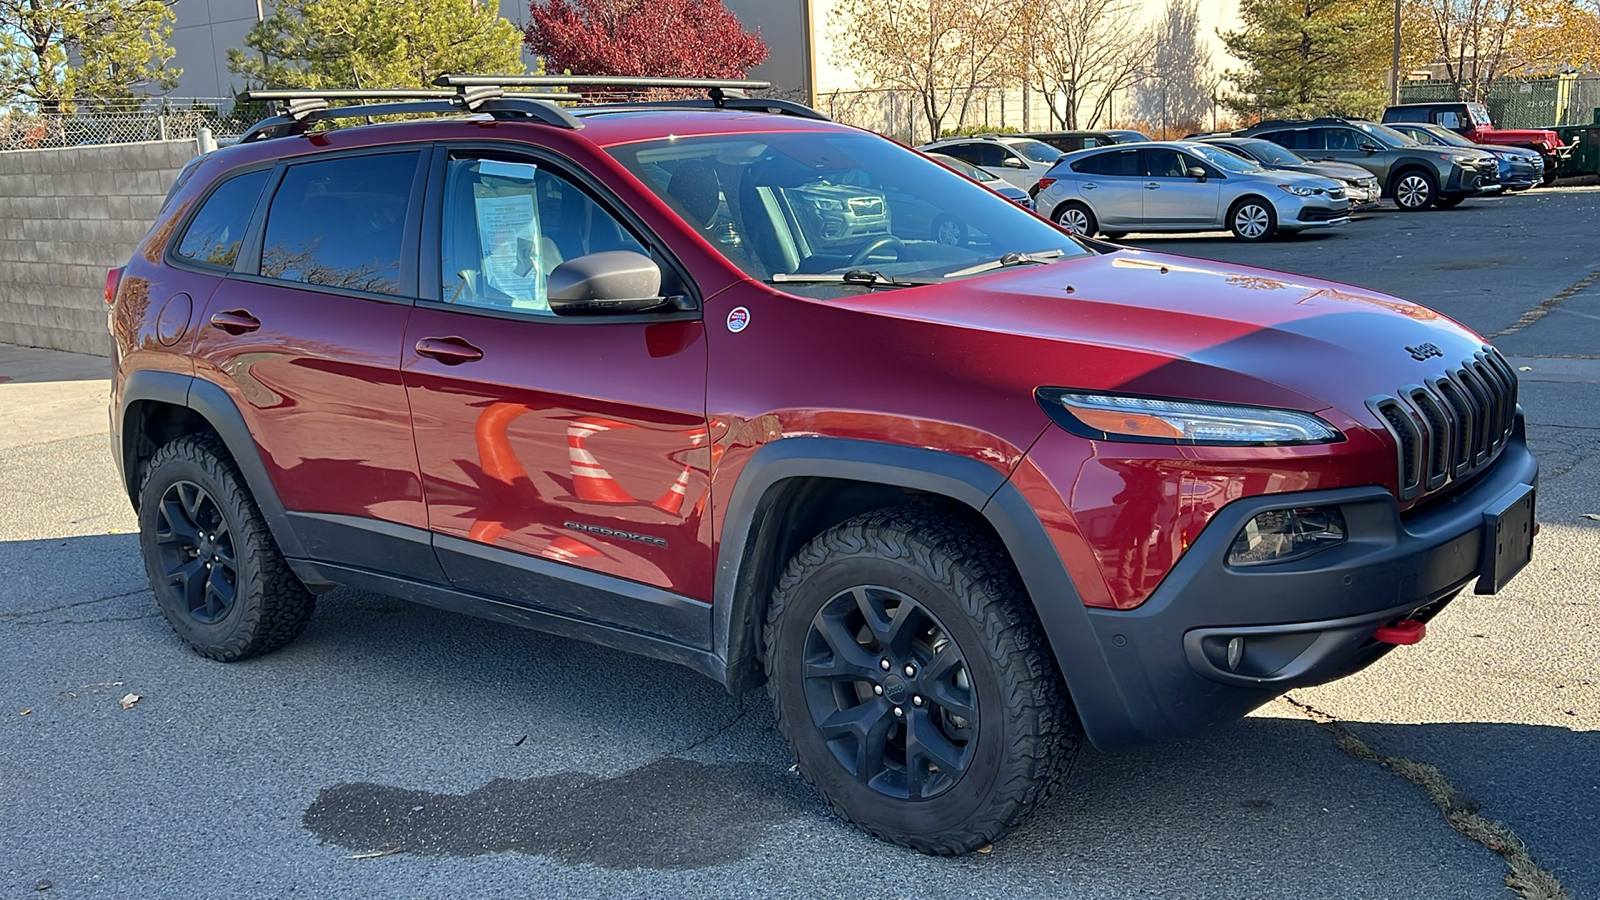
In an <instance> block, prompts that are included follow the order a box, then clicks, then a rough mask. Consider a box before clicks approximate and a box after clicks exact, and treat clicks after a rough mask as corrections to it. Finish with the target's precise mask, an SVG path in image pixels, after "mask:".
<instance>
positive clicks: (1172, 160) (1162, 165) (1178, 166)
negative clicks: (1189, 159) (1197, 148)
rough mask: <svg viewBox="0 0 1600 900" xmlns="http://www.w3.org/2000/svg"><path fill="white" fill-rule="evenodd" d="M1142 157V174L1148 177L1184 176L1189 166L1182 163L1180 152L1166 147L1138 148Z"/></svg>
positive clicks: (1187, 173) (1187, 172) (1186, 175)
mask: <svg viewBox="0 0 1600 900" xmlns="http://www.w3.org/2000/svg"><path fill="white" fill-rule="evenodd" d="M1139 154H1140V156H1142V157H1144V174H1145V176H1146V177H1148V178H1186V177H1188V175H1189V171H1188V169H1189V167H1188V166H1186V165H1184V160H1183V156H1182V154H1180V153H1179V152H1178V151H1176V150H1172V149H1169V148H1167V147H1153V148H1151V149H1148V150H1140V151H1139Z"/></svg>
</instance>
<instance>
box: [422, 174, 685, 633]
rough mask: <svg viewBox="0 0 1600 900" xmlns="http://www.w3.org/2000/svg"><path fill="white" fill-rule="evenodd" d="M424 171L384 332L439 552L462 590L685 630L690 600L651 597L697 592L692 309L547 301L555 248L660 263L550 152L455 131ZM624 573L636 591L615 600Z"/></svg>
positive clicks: (559, 253)
mask: <svg viewBox="0 0 1600 900" xmlns="http://www.w3.org/2000/svg"><path fill="white" fill-rule="evenodd" d="M433 170H434V171H433V175H432V181H431V183H430V188H429V200H428V209H427V210H426V211H425V212H424V217H425V218H424V221H425V222H427V223H429V224H430V227H429V228H428V229H425V233H426V235H427V236H425V237H424V256H423V259H424V264H423V267H422V272H423V274H422V279H423V281H424V285H423V287H422V294H423V299H422V300H420V301H419V303H418V307H417V309H416V311H415V313H414V314H413V315H412V317H411V321H410V325H409V327H408V328H407V330H406V336H405V341H404V343H403V348H402V349H403V355H404V363H403V371H404V378H405V384H406V391H407V394H408V396H409V398H410V401H411V412H412V420H413V426H414V427H413V430H414V434H415V438H416V450H417V457H418V459H419V461H420V463H421V467H422V475H423V483H424V490H425V492H426V495H427V505H428V524H429V527H430V528H431V529H432V531H433V532H434V535H435V538H434V541H435V548H436V550H437V552H438V555H439V559H440V562H441V563H442V564H443V565H444V568H445V571H446V573H447V574H448V575H449V577H450V579H451V581H452V582H453V583H454V584H455V585H456V586H457V587H458V588H461V589H463V590H468V591H472V592H475V593H480V594H487V595H490V596H494V597H499V598H505V599H510V600H513V601H516V602H519V603H523V604H527V605H531V606H535V607H540V608H543V609H546V610H552V611H556V612H560V613H562V614H567V615H574V616H578V617H582V618H586V619H590V620H595V621H602V622H608V623H620V624H624V625H630V626H635V627H637V628H639V629H640V630H645V631H650V632H652V633H658V634H667V635H670V636H675V637H684V636H685V635H686V633H687V632H693V631H694V630H695V629H696V628H697V627H699V626H698V625H697V624H696V623H695V622H694V621H692V620H693V619H694V618H695V612H694V611H693V610H691V609H688V608H686V607H685V605H684V604H683V603H678V602H675V601H674V600H673V597H672V596H668V595H669V594H670V595H673V596H676V597H678V598H693V600H696V601H709V599H710V596H711V575H712V559H711V538H710V528H709V519H708V513H709V504H708V496H707V494H708V489H709V478H708V468H709V460H710V440H709V439H708V430H707V422H706V411H705V390H706V341H705V336H704V328H703V325H702V322H701V321H700V316H699V312H698V310H695V311H692V312H684V311H675V312H664V313H644V314H628V315H621V316H618V315H606V314H600V315H590V316H580V317H571V316H556V315H554V314H553V313H552V312H551V310H550V305H549V302H548V296H547V291H546V284H547V280H548V279H549V277H550V275H551V272H552V271H553V270H554V269H555V268H556V267H557V266H559V265H560V264H561V263H562V262H564V261H567V260H573V259H575V258H577V257H580V256H585V255H587V254H590V253H597V252H601V251H607V250H632V251H635V252H638V253H642V254H645V255H647V256H650V257H651V258H653V259H655V260H656V261H657V262H658V263H659V264H661V265H662V267H663V270H664V272H666V273H667V278H668V280H669V282H670V281H671V279H672V278H673V276H672V275H671V273H672V272H673V271H674V270H673V268H672V266H671V265H670V264H669V261H668V260H667V259H666V258H665V257H664V254H663V252H662V251H661V250H660V249H659V248H657V247H656V246H655V245H654V243H653V242H651V241H650V240H649V239H648V238H646V237H645V236H644V235H643V234H642V233H641V231H640V229H637V228H634V227H632V226H630V225H627V224H624V219H623V217H620V216H617V215H614V214H613V213H612V212H611V211H610V209H609V207H610V205H611V204H610V203H609V202H608V201H607V200H606V199H605V196H604V195H603V194H602V193H601V192H600V191H599V190H598V189H596V188H594V186H593V185H592V184H590V183H588V182H586V181H585V180H584V179H582V178H581V177H577V176H576V175H575V174H574V173H571V172H568V171H564V170H563V169H562V168H561V167H560V166H559V165H556V164H554V161H553V160H551V159H547V158H544V157H542V156H536V155H535V156H530V155H522V154H521V153H520V152H513V151H509V150H508V151H502V150H499V149H481V148H480V149H467V148H459V147H458V148H455V149H450V150H448V151H447V150H445V149H441V150H439V151H438V152H437V154H436V155H435V159H434V162H433ZM433 223H437V224H436V226H435V225H434V224H433ZM663 289H664V291H666V292H668V293H674V292H677V291H682V290H686V289H687V286H686V285H682V284H676V285H673V284H670V283H664V287H663ZM591 575H592V576H598V580H597V579H596V578H595V577H588V576H591ZM575 582H576V586H575V584H574V583H575ZM627 582H632V583H635V584H636V585H639V586H648V587H649V588H650V589H654V593H652V592H651V591H642V592H639V597H642V598H643V599H640V600H638V601H637V602H633V601H625V600H619V599H618V598H617V597H616V593H617V591H618V590H619V589H621V588H624V587H625V585H626V583H627ZM584 585H588V586H590V587H593V586H603V589H602V590H589V589H587V588H586V587H584ZM652 600H654V601H656V602H654V603H652V602H649V601H652ZM692 605H693V606H701V605H702V604H700V603H694V604H692Z"/></svg>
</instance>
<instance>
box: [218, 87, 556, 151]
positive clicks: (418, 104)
mask: <svg viewBox="0 0 1600 900" xmlns="http://www.w3.org/2000/svg"><path fill="white" fill-rule="evenodd" d="M349 93H351V94H359V93H361V92H359V91H351V92H349ZM410 93H413V94H422V95H423V97H424V98H426V99H417V100H411V101H401V102H388V103H362V104H356V105H353V106H333V107H330V106H328V105H327V103H326V101H323V104H322V106H321V107H316V108H309V109H306V110H305V111H304V112H302V113H300V114H299V115H295V114H294V113H293V111H292V110H291V111H290V113H289V114H286V115H280V116H273V117H270V118H267V119H263V120H261V121H260V122H257V123H256V124H255V125H253V126H251V128H250V130H249V131H247V132H245V134H244V136H243V137H241V138H240V139H239V143H241V144H247V143H249V142H251V141H255V140H265V139H267V138H276V137H287V136H289V135H294V134H301V133H303V132H305V130H306V129H307V128H309V127H311V126H312V125H314V124H316V123H317V122H326V121H332V120H335V119H360V118H366V117H368V116H393V115H420V114H425V113H450V112H461V111H462V110H463V109H466V110H468V111H471V112H480V113H488V114H489V115H491V116H493V117H494V118H496V119H531V120H533V121H536V122H543V123H544V124H546V125H554V126H556V127H557V128H567V129H577V128H582V127H583V123H582V122H580V121H578V119H577V118H575V117H574V116H573V115H572V114H571V113H569V112H567V111H566V110H565V109H562V108H561V107H559V106H556V105H555V104H554V103H552V102H550V101H549V100H547V99H545V98H547V97H551V96H560V97H562V98H563V99H581V98H582V95H581V94H559V95H552V94H534V93H528V94H521V93H509V94H507V93H504V92H499V93H496V94H494V95H485V96H481V97H479V98H476V99H475V102H473V105H472V106H468V105H467V103H468V102H469V100H468V99H467V98H462V97H460V96H457V94H456V93H455V92H454V91H435V92H422V91H412V92H410ZM383 96H390V97H392V96H394V95H392V94H391V95H383ZM240 99H267V98H261V97H253V98H252V97H247V96H246V95H244V94H241V95H240ZM280 99H282V98H280ZM314 99H315V98H295V99H290V100H289V102H290V103H291V104H293V103H295V102H297V101H299V102H309V101H311V100H314Z"/></svg>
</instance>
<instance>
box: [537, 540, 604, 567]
mask: <svg viewBox="0 0 1600 900" xmlns="http://www.w3.org/2000/svg"><path fill="white" fill-rule="evenodd" d="M544 555H545V556H548V557H550V558H551V559H554V560H557V561H559V562H572V561H574V560H576V559H579V558H581V557H585V556H599V555H600V551H599V550H596V549H595V548H593V547H591V546H589V545H588V544H585V543H583V542H581V541H575V540H573V539H572V538H569V537H558V538H556V539H555V540H553V541H551V542H550V546H548V547H546V548H544Z"/></svg>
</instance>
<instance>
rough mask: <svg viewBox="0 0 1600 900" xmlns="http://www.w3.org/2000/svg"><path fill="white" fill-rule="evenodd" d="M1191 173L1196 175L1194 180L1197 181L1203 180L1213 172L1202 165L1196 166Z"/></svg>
mask: <svg viewBox="0 0 1600 900" xmlns="http://www.w3.org/2000/svg"><path fill="white" fill-rule="evenodd" d="M1189 174H1190V175H1193V176H1194V180H1195V181H1201V182H1203V181H1205V180H1206V176H1208V175H1210V174H1211V173H1209V172H1207V171H1206V170H1205V169H1204V168H1203V167H1201V166H1195V167H1194V168H1192V169H1190V170H1189Z"/></svg>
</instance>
